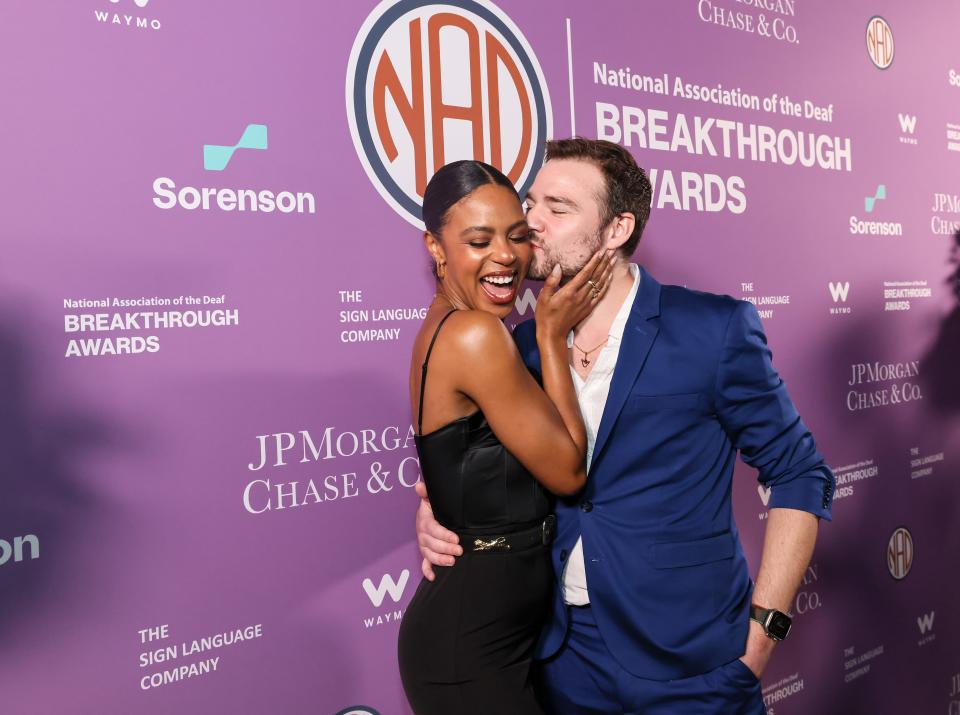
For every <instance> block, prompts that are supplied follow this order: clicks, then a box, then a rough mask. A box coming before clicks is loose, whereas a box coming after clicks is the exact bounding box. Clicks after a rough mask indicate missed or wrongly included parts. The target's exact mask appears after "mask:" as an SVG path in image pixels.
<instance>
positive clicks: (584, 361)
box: [580, 357, 590, 367]
mask: <svg viewBox="0 0 960 715" xmlns="http://www.w3.org/2000/svg"><path fill="white" fill-rule="evenodd" d="M580 364H581V365H583V366H584V367H586V366H587V365H589V364H590V361H589V360H587V359H586V358H585V357H582V358H580Z"/></svg>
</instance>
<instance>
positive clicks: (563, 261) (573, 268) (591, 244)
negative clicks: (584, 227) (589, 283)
mask: <svg viewBox="0 0 960 715" xmlns="http://www.w3.org/2000/svg"><path fill="white" fill-rule="evenodd" d="M600 234H601V230H597V232H596V233H594V234H593V235H592V236H590V235H585V236H583V237H582V238H581V239H580V240H579V241H577V242H576V243H575V244H574V245H573V246H570V247H569V248H567V250H565V251H558V250H555V248H554V247H553V246H551V244H550V242H545V243H543V244H542V246H543V248H542V250H541V251H539V252H538V251H534V254H533V262H532V263H531V264H530V271H529V273H528V274H527V278H529V279H530V280H534V281H542V280H544V279H546V277H547V276H548V275H550V272H551V271H552V270H553V267H554V266H555V265H557V264H558V263H559V264H560V271H561V273H562V278H561V281H562V282H565V281H566V280H569V279H570V278H573V277H574V276H575V275H577V273H579V272H580V269H581V268H583V267H584V266H585V265H587V261H589V260H590V258H591V257H592V256H593V254H594V253H596V252H597V251H598V250H599V249H600V244H601V236H600Z"/></svg>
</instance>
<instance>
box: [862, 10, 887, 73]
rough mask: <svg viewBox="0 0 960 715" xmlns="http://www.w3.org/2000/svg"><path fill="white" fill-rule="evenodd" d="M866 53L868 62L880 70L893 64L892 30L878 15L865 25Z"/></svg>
mask: <svg viewBox="0 0 960 715" xmlns="http://www.w3.org/2000/svg"><path fill="white" fill-rule="evenodd" d="M867 53H868V54H869V55H870V61H871V62H873V64H874V65H876V66H877V67H879V68H880V69H882V70H885V69H887V67H889V66H890V65H892V64H893V30H891V29H890V23H888V22H887V21H886V20H884V19H883V18H882V17H880V16H879V15H874V16H873V17H871V18H870V21H869V22H868V23H867Z"/></svg>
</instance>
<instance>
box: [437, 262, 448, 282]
mask: <svg viewBox="0 0 960 715" xmlns="http://www.w3.org/2000/svg"><path fill="white" fill-rule="evenodd" d="M445 275H447V262H446V261H437V278H443V277H444V276H445Z"/></svg>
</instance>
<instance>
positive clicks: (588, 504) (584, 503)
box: [580, 501, 593, 511]
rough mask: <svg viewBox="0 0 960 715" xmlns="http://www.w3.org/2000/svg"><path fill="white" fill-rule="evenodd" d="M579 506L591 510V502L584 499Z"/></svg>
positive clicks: (584, 509)
mask: <svg viewBox="0 0 960 715" xmlns="http://www.w3.org/2000/svg"><path fill="white" fill-rule="evenodd" d="M580 508H581V509H582V510H583V511H593V504H592V503H591V502H588V501H585V502H583V504H581V505H580Z"/></svg>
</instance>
